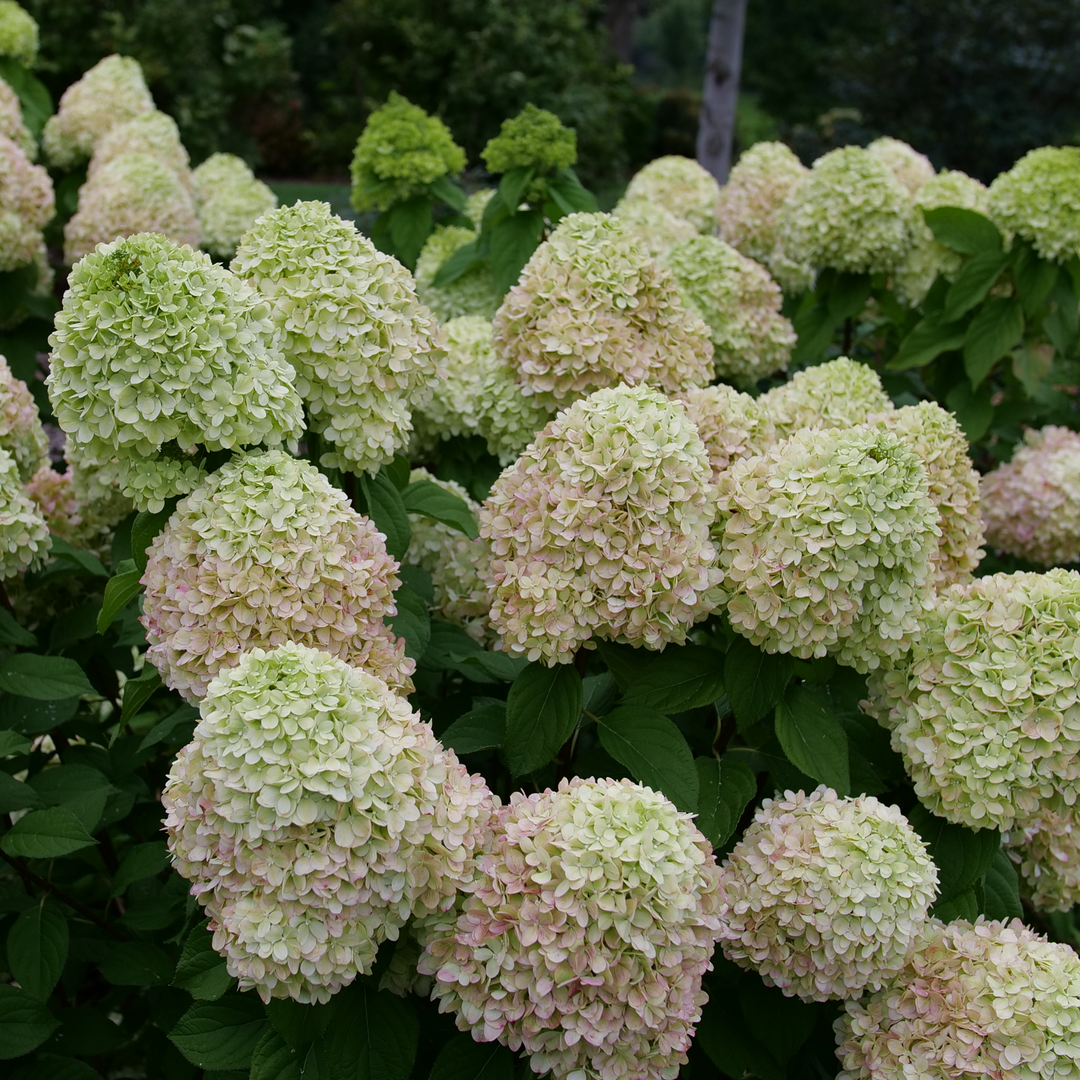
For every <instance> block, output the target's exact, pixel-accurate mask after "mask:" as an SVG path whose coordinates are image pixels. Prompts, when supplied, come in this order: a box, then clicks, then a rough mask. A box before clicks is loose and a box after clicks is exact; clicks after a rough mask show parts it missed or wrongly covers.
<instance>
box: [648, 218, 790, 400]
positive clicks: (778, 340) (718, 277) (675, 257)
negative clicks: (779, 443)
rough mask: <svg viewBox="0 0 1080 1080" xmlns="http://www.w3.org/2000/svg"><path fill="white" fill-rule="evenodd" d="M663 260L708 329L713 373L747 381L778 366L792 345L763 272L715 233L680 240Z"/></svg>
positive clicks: (778, 297) (774, 287) (784, 364)
mask: <svg viewBox="0 0 1080 1080" xmlns="http://www.w3.org/2000/svg"><path fill="white" fill-rule="evenodd" d="M664 264H665V265H666V266H667V267H668V269H669V270H671V272H672V273H673V274H674V275H675V280H676V281H677V282H678V283H679V287H680V289H681V290H682V295H683V299H684V300H685V301H686V302H687V304H688V306H689V307H690V308H691V309H692V310H693V311H696V312H697V313H698V314H699V315H700V316H701V317H702V319H704V320H705V324H706V326H708V328H709V331H710V337H711V339H712V343H713V350H714V351H713V358H714V361H715V364H716V374H717V375H718V376H719V377H720V378H722V379H730V380H731V381H732V382H734V383H738V384H740V385H750V386H752V385H753V384H754V383H756V382H757V381H758V379H763V378H765V377H766V376H768V375H771V374H772V373H773V372H775V371H781V370H784V369H785V368H786V367H787V364H788V360H789V359H790V358H791V349H792V346H794V344H795V331H794V330H793V329H792V326H791V322H790V320H788V319H786V318H785V317H784V316H783V315H781V314H780V305H781V303H782V302H783V297H782V296H781V294H780V287H779V286H778V285H777V284H776V282H775V281H773V279H772V278H771V277H770V276H769V272H768V271H767V270H766V269H765V268H764V267H763V266H761V265H760V264H759V263H756V262H754V260H753V259H748V258H747V257H746V256H745V255H740V254H739V252H737V251H736V250H735V249H734V248H733V247H731V246H730V245H729V244H725V243H724V241H723V240H718V239H717V238H716V237H715V236H698V237H695V238H694V239H693V240H684V241H682V242H681V243H679V244H676V245H675V246H674V247H673V248H672V249H671V251H669V252H668V254H667V257H666V258H665V260H664Z"/></svg>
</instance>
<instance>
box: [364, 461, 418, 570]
mask: <svg viewBox="0 0 1080 1080" xmlns="http://www.w3.org/2000/svg"><path fill="white" fill-rule="evenodd" d="M360 486H361V487H362V488H363V491H364V498H365V499H366V500H367V506H368V517H370V518H371V520H372V521H373V522H375V527H376V528H377V529H378V530H379V531H380V532H381V533H382V534H383V535H384V536H385V537H386V550H387V551H388V552H390V554H391V555H393V557H394V558H395V559H397V561H398V562H401V561H402V560H403V559H404V558H405V552H406V551H408V550H409V540H410V538H411V536H412V528H411V527H410V525H409V515H408V513H407V512H406V510H405V504H404V503H403V502H402V500H401V492H400V491H398V489H397V488H396V487H395V486H394V482H393V481H392V480H391V479H390V478H389V477H388V476H387V475H386V474H385V473H383V472H379V473H376V474H375V475H374V476H369V475H368V474H367V473H364V474H363V475H361V477H360Z"/></svg>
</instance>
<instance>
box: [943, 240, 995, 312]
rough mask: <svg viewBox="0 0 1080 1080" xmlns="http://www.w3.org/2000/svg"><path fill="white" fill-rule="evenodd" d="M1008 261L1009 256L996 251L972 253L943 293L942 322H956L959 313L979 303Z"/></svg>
mask: <svg viewBox="0 0 1080 1080" xmlns="http://www.w3.org/2000/svg"><path fill="white" fill-rule="evenodd" d="M1008 263H1009V256H1008V255H1002V254H1001V253H1000V252H997V251H982V252H980V253H979V254H977V255H972V257H971V258H970V259H968V261H967V262H966V263H964V265H963V267H962V268H961V270H960V273H959V275H957V278H956V280H955V281H954V282H953V283H952V285H950V286H949V291H948V292H947V293H946V294H945V309H944V311H943V312H942V316H941V318H942V322H944V323H951V322H956V320H957V319H959V318H960V316H961V315H963V314H965V312H968V311H970V310H971V309H972V308H973V307H974V306H975V305H976V304H979V303H981V302H982V301H983V299H984V298H985V297H986V294H987V293H988V292H989V291H990V289H991V286H993V284H994V282H995V281H997V279H998V276H999V275H1000V273H1001V271H1002V270H1004V269H1005V267H1006V266H1007V265H1008Z"/></svg>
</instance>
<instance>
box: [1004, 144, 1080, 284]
mask: <svg viewBox="0 0 1080 1080" xmlns="http://www.w3.org/2000/svg"><path fill="white" fill-rule="evenodd" d="M989 214H990V217H991V218H992V219H993V220H994V222H995V224H996V225H997V226H998V228H999V229H1001V230H1002V231H1003V232H1007V233H1016V235H1018V236H1020V237H1022V238H1023V239H1024V240H1028V241H1030V242H1031V245H1032V247H1034V248H1035V250H1036V252H1038V254H1039V255H1041V256H1042V257H1043V258H1044V259H1049V260H1050V261H1051V262H1060V263H1065V262H1068V261H1069V259H1071V258H1073V256H1075V255H1076V254H1077V253H1080V147H1077V146H1043V147H1040V148H1039V149H1038V150H1032V151H1030V152H1029V153H1027V154H1025V155H1024V156H1023V157H1022V158H1021V159H1020V160H1019V161H1018V162H1017V163H1016V164H1015V165H1014V166H1013V167H1012V168H1011V169H1009V171H1008V172H1004V173H1002V174H1001V175H1000V176H998V178H997V179H996V180H995V181H994V182H993V183H992V184H991V185H990V194H989Z"/></svg>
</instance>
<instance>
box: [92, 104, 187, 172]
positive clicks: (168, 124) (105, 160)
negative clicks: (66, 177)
mask: <svg viewBox="0 0 1080 1080" xmlns="http://www.w3.org/2000/svg"><path fill="white" fill-rule="evenodd" d="M125 154H147V155H148V156H150V157H152V158H155V159H156V160H157V161H160V162H161V164H162V165H164V166H165V167H166V168H167V169H171V170H172V171H173V172H174V173H176V175H177V178H178V179H179V180H181V181H182V182H183V184H184V186H185V187H189V186H190V184H191V162H190V160H189V159H188V152H187V150H185V149H184V144H183V143H182V142H181V141H180V129H179V128H178V127H177V126H176V121H175V120H174V119H173V118H172V117H171V116H169V115H167V114H166V113H163V112H158V111H157V109H153V110H151V111H150V112H148V113H143V114H142V115H141V116H136V117H135V119H134V120H126V121H125V122H124V123H122V124H117V125H116V126H115V127H113V128H110V129H109V130H108V131H107V132H106V133H105V134H104V135H102V136H101V138H100V139H98V141H97V143H96V145H95V146H94V156H93V157H92V158H91V159H90V167H89V169H88V170H87V176H88V177H89V176H93V175H94V174H95V173H96V172H98V171H99V170H101V169H102V168H104V166H106V165H108V164H109V162H111V161H114V160H115V159H116V158H118V157H123V156H124V155H125Z"/></svg>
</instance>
